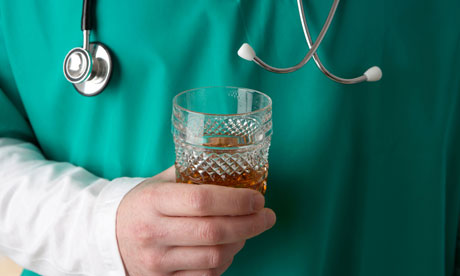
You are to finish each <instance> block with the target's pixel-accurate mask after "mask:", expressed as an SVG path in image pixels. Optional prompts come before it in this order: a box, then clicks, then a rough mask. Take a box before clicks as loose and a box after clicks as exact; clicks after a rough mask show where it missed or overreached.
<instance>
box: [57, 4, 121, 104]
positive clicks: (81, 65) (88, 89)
mask: <svg viewBox="0 0 460 276" xmlns="http://www.w3.org/2000/svg"><path fill="white" fill-rule="evenodd" d="M92 6H93V3H92V0H83V12H82V19H81V30H82V31H83V47H76V48H73V49H72V50H70V52H69V53H68V54H67V55H66V57H65V59H64V76H65V77H66V79H67V80H68V81H69V82H71V83H72V84H73V86H74V87H75V89H76V90H77V91H78V92H79V93H80V94H82V95H84V96H95V95H97V94H99V93H101V92H102V91H103V90H104V88H105V87H106V86H107V84H108V82H109V80H110V76H111V73H112V59H111V56H110V53H109V50H108V49H107V48H106V47H105V46H104V45H102V44H101V43H97V42H95V43H90V41H89V39H90V34H91V30H92V27H93V25H92V24H93V21H92V16H91V11H92Z"/></svg>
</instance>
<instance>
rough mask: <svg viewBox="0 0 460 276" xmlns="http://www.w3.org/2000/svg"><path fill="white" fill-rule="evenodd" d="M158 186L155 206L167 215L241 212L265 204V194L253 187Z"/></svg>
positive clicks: (246, 213) (244, 212)
mask: <svg viewBox="0 0 460 276" xmlns="http://www.w3.org/2000/svg"><path fill="white" fill-rule="evenodd" d="M156 188H157V191H156V192H155V194H156V196H155V200H154V205H155V208H156V210H157V211H158V212H160V213H161V214H163V215H166V216H241V215H249V214H253V213H256V212H258V211H259V210H261V209H262V208H263V207H264V205H265V198H264V197H263V195H262V194H261V193H260V192H257V191H254V190H251V189H244V188H231V187H224V186H218V185H204V184H203V185H194V184H182V183H165V184H163V185H159V186H157V187H156Z"/></svg>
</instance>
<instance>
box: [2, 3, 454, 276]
mask: <svg viewBox="0 0 460 276" xmlns="http://www.w3.org/2000/svg"><path fill="white" fill-rule="evenodd" d="M81 2H82V1H77V0H76V1H52V0H40V1H31V0H29V1H11V0H0V13H1V21H0V28H1V30H2V32H3V39H4V42H5V46H6V49H7V51H6V54H7V55H6V57H7V59H8V64H9V66H11V72H12V74H13V76H14V78H9V79H5V78H1V79H0V80H1V84H0V85H1V86H0V87H1V88H2V89H3V90H4V91H5V93H6V94H5V95H1V94H0V110H1V111H0V114H1V115H2V118H1V119H0V122H1V124H0V132H1V133H0V135H2V136H10V137H19V138H23V137H26V138H27V137H28V139H30V140H32V139H34V138H33V137H31V134H30V133H31V130H33V134H34V135H35V138H36V141H37V143H38V145H39V146H40V147H41V149H42V150H43V153H44V154H45V155H46V156H47V158H49V159H51V160H58V161H68V162H71V163H73V164H75V165H78V166H82V167H85V168H87V169H88V170H90V171H91V172H93V173H95V174H96V175H99V176H102V177H106V178H109V179H111V178H115V177H119V176H151V175H155V174H156V173H158V172H160V171H162V170H163V169H165V168H167V167H169V166H170V165H171V164H172V163H173V161H174V148H173V143H172V137H171V134H170V112H171V100H172V97H173V96H174V95H175V94H177V93H178V92H180V91H183V90H186V89H190V88H195V87H201V86H212V85H231V86H241V87H249V88H253V89H257V90H260V91H263V92H265V93H267V94H268V95H270V96H271V97H272V99H273V112H274V135H273V139H272V147H271V151H270V175H269V186H268V192H267V196H266V197H267V204H268V206H270V207H272V208H273V209H274V210H275V211H276V213H277V216H278V222H277V225H276V226H275V227H274V228H273V229H272V230H270V231H269V232H267V233H265V234H263V235H261V236H259V237H257V238H254V239H252V240H249V241H248V242H247V244H246V246H245V248H244V250H243V251H242V252H241V253H239V254H238V255H237V256H236V258H235V260H234V263H233V265H232V266H231V268H230V269H229V270H228V271H227V272H226V273H225V275H228V276H233V275H235V276H236V275H283V276H298V275H306V276H320V275H331V276H332V275H334V276H335V275H353V276H369V275H373V276H380V275H382V276H387V275H418V276H421V275H422V276H424V275H426V276H432V275H454V273H455V272H454V271H455V251H456V244H457V240H456V236H457V229H458V222H459V214H460V169H459V168H460V128H459V125H460V98H459V94H460V75H459V72H458V68H459V67H460V58H459V56H460V28H458V26H460V17H459V16H458V11H459V10H460V2H459V1H457V0H442V1H435V0H428V1H423V2H420V1H416V0H407V1H400V0H385V1H359V0H347V1H343V2H342V3H341V4H340V5H339V10H338V12H337V15H336V18H335V19H334V21H333V24H332V26H331V30H330V32H329V33H328V34H327V36H326V38H325V39H324V43H323V45H322V46H321V47H320V49H319V55H320V57H322V60H323V62H324V63H325V64H326V66H328V67H330V68H329V69H330V70H331V71H332V72H334V73H336V74H338V75H340V76H348V77H352V76H355V75H358V74H361V73H362V72H363V71H364V70H365V69H366V68H368V67H369V66H372V65H380V66H381V68H382V70H383V72H384V76H383V79H382V81H380V82H378V83H366V84H360V85H351V86H345V85H340V84H335V83H334V82H332V81H330V80H328V79H327V78H326V77H324V76H323V75H322V74H321V72H319V70H317V68H316V67H315V65H314V63H313V62H310V63H309V64H307V65H306V66H305V67H304V68H303V69H301V70H299V71H297V72H295V73H292V74H287V75H276V74H273V73H269V72H265V71H263V70H262V69H260V68H259V67H257V66H256V65H254V64H253V63H249V62H247V61H244V60H242V59H240V58H238V57H237V55H236V51H237V50H238V48H239V46H240V45H241V44H242V43H243V42H250V43H251V45H252V46H253V47H254V48H255V50H256V51H257V53H258V55H259V56H260V57H261V58H262V59H264V60H266V61H267V62H269V63H271V64H273V65H277V66H291V65H294V64H295V63H297V62H298V61H299V60H300V59H301V58H302V57H303V56H304V54H305V52H306V47H307V46H306V43H305V41H304V38H303V34H302V29H301V26H300V23H299V19H298V14H297V8H296V3H295V1H294V0H240V1H238V0H222V1H215V0H198V1H185V0H180V1H151V0H139V1H135V2H132V1H121V0H99V1H98V8H97V16H98V21H97V31H96V32H94V33H93V40H98V41H102V42H103V43H105V44H106V45H108V46H109V47H110V49H111V51H112V52H113V55H114V60H115V67H114V74H113V77H112V80H111V83H110V84H109V86H108V87H107V89H106V90H105V92H104V93H102V94H101V95H99V96H96V97H93V98H86V97H83V96H81V95H79V94H78V93H77V92H75V91H74V89H73V87H72V86H71V85H70V84H68V83H67V82H66V81H65V79H64V77H63V74H62V62H63V59H64V56H65V55H66V53H67V52H68V51H69V50H70V49H71V48H73V47H77V46H79V45H81V44H82V34H81V31H80V28H79V27H80V26H79V24H80V16H81V13H80V11H81ZM331 2H332V1H305V5H306V9H307V18H308V20H309V22H311V23H310V25H311V28H312V33H313V36H314V37H316V35H317V34H318V32H319V29H320V28H321V26H322V24H323V21H324V20H325V18H326V15H327V13H328V11H329V7H330V4H331ZM0 39H2V38H1V37H0ZM0 47H1V46H0ZM1 54H4V53H0V55H1ZM4 66H8V65H4V63H3V62H2V65H1V67H2V69H1V70H4V68H3V67H4ZM5 70H7V69H5ZM2 74H4V75H5V74H7V73H4V72H3V71H2ZM15 85H16V86H17V91H18V92H16V91H15V90H14V89H12V88H11V87H14V86H15ZM6 97H8V98H10V100H5V99H6ZM13 99H20V102H18V101H17V100H13ZM20 105H24V107H25V112H21V111H20V110H21V108H20V107H18V106H20ZM13 107H16V109H14V108H13ZM21 114H22V115H21ZM26 119H28V120H30V125H29V126H27V125H26V123H25V122H26V121H25V120H26ZM24 227H26V226H24ZM24 275H32V274H24ZM457 275H458V272H457Z"/></svg>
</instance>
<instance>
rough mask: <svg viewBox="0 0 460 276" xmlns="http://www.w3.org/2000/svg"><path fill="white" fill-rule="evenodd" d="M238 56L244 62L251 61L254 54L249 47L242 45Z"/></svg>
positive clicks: (245, 44)
mask: <svg viewBox="0 0 460 276" xmlns="http://www.w3.org/2000/svg"><path fill="white" fill-rule="evenodd" d="M238 55H239V56H240V57H241V58H244V59H245V60H249V61H253V60H254V58H255V57H256V52H255V51H254V49H252V47H251V45H249V44H247V43H243V45H241V47H240V49H239V50H238Z"/></svg>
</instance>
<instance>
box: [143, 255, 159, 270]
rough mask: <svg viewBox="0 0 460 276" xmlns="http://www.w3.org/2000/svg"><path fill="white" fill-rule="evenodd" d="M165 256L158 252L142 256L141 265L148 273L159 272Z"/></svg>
mask: <svg viewBox="0 0 460 276" xmlns="http://www.w3.org/2000/svg"><path fill="white" fill-rule="evenodd" d="M163 259H164V256H163V255H162V254H159V253H158V252H148V253H144V254H141V264H142V265H143V266H144V268H145V269H147V270H148V271H158V270H160V269H161V267H162V265H163Z"/></svg>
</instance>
